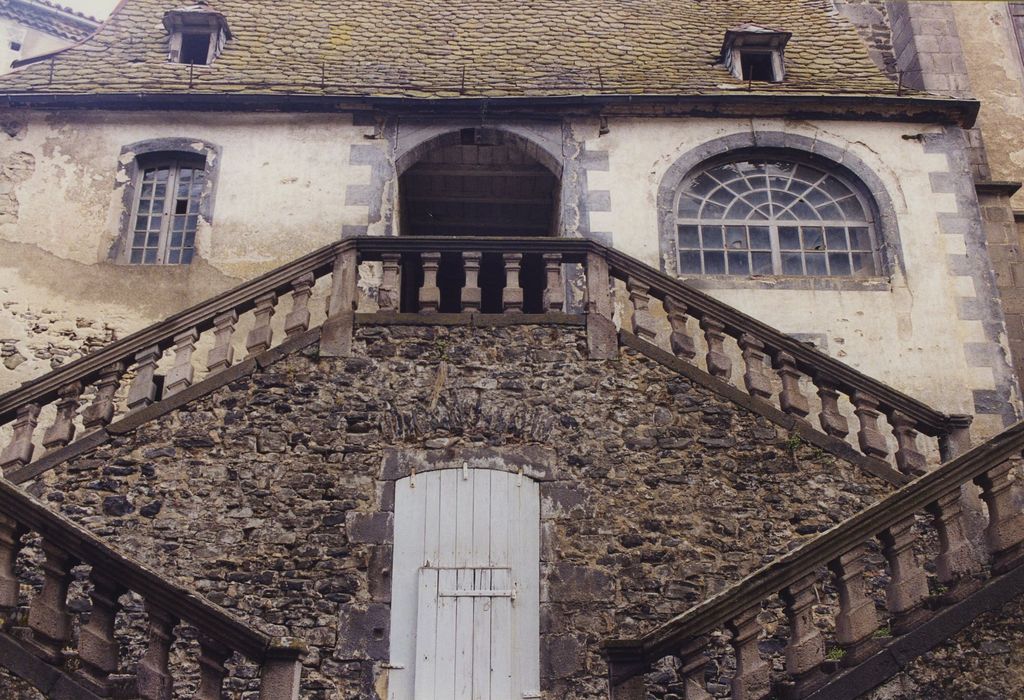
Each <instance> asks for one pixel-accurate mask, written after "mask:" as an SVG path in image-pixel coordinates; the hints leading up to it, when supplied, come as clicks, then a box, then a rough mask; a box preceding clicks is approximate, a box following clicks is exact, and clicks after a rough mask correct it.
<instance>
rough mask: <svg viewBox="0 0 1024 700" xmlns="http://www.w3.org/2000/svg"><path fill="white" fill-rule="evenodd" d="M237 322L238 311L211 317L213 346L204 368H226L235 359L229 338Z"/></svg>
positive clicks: (232, 334)
mask: <svg viewBox="0 0 1024 700" xmlns="http://www.w3.org/2000/svg"><path fill="white" fill-rule="evenodd" d="M236 323H238V312H237V311H235V310H231V311H225V312H224V313H222V314H219V315H217V316H214V318H213V347H212V348H210V354H209V355H208V356H207V358H206V369H207V370H208V371H209V372H210V373H213V372H219V371H221V370H222V369H227V368H228V367H230V366H231V365H232V363H233V362H234V361H235V348H234V346H233V345H232V344H231V339H232V337H233V336H234V335H235V324H236Z"/></svg>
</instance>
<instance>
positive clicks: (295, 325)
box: [284, 272, 316, 338]
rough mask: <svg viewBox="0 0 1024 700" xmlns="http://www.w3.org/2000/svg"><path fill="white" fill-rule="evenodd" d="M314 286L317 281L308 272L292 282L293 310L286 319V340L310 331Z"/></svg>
mask: <svg viewBox="0 0 1024 700" xmlns="http://www.w3.org/2000/svg"><path fill="white" fill-rule="evenodd" d="M314 284H316V279H315V278H314V277H313V273H312V272H307V273H306V274H304V275H302V276H301V277H299V278H298V279H297V280H295V281H294V282H292V310H291V311H289V312H288V315H287V316H285V317H284V334H285V337H286V338H291V337H292V336H293V335H298V334H299V333H305V332H306V331H307V330H309V320H310V313H309V298H310V297H311V296H313V285H314Z"/></svg>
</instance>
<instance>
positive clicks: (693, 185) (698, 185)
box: [686, 173, 718, 197]
mask: <svg viewBox="0 0 1024 700" xmlns="http://www.w3.org/2000/svg"><path fill="white" fill-rule="evenodd" d="M716 187H718V183H717V182H716V181H715V180H713V179H712V178H710V177H708V175H707V173H701V174H700V175H698V176H697V177H695V178H694V179H693V180H691V181H690V184H689V185H688V186H687V188H686V191H687V192H691V193H693V194H696V195H700V196H704V197H706V196H707V195H708V194H710V192H711V191H712V190H714V189H715V188H716Z"/></svg>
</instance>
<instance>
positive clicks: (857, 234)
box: [850, 226, 871, 250]
mask: <svg viewBox="0 0 1024 700" xmlns="http://www.w3.org/2000/svg"><path fill="white" fill-rule="evenodd" d="M850 247H851V248H852V249H853V250H871V236H870V235H869V234H868V229H867V227H863V226H851V227H850Z"/></svg>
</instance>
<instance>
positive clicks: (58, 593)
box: [27, 540, 77, 666]
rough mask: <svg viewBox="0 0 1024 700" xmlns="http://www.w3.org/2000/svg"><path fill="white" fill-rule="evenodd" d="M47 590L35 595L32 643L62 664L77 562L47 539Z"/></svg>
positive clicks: (42, 654) (30, 614)
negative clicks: (72, 575)
mask: <svg viewBox="0 0 1024 700" xmlns="http://www.w3.org/2000/svg"><path fill="white" fill-rule="evenodd" d="M42 549H43V554H44V555H45V557H46V558H45V560H44V561H43V589H42V590H41V591H40V592H39V593H38V594H37V595H36V596H35V597H33V598H32V602H31V604H30V605H29V610H28V626H29V629H30V630H31V632H32V636H31V637H30V639H28V640H27V641H28V644H29V645H30V646H31V647H32V650H33V651H34V652H35V653H36V654H37V655H38V656H39V657H40V658H42V659H45V660H46V661H48V662H49V663H51V664H56V665H58V666H59V665H61V664H62V662H63V658H64V657H63V649H64V647H65V645H67V643H68V642H69V641H70V640H71V614H70V613H68V586H69V585H71V567H73V566H74V565H75V564H76V563H77V562H75V560H74V559H72V558H71V556H70V555H68V554H66V553H65V552H62V551H61V550H60V549H58V548H57V547H55V546H53V545H52V544H50V543H49V542H48V541H46V540H43V547H42Z"/></svg>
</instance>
